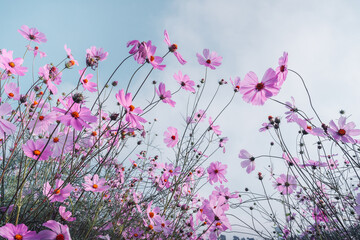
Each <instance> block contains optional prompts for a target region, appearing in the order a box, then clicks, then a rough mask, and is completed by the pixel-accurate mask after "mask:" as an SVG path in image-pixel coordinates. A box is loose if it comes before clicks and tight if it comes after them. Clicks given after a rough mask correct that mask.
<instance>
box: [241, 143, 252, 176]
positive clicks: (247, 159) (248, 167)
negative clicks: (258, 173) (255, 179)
mask: <svg viewBox="0 0 360 240" xmlns="http://www.w3.org/2000/svg"><path fill="white" fill-rule="evenodd" d="M239 158H240V159H245V160H244V161H242V162H241V167H242V168H246V172H247V173H251V172H252V171H254V170H255V158H254V157H253V156H252V155H251V154H250V153H249V152H248V151H246V150H245V149H242V150H240V153H239Z"/></svg>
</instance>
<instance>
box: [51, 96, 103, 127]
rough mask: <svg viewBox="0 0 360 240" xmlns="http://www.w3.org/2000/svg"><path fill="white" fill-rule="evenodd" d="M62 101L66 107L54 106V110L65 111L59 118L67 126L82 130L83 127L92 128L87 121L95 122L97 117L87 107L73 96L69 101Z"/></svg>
mask: <svg viewBox="0 0 360 240" xmlns="http://www.w3.org/2000/svg"><path fill="white" fill-rule="evenodd" d="M59 100H60V99H59ZM60 102H61V103H62V104H63V106H64V107H65V109H60V108H57V107H54V108H53V110H55V111H57V112H60V113H63V115H61V116H59V117H58V118H57V119H58V120H59V121H60V122H61V123H63V124H64V125H65V126H72V127H74V129H76V130H78V131H81V130H82V129H83V127H85V128H91V126H90V125H89V124H88V123H87V122H90V123H94V122H96V121H97V117H96V116H93V115H92V114H91V111H90V110H89V109H88V108H87V107H84V106H81V104H79V103H74V101H73V100H72V98H71V97H69V98H67V103H65V102H64V101H62V100H60Z"/></svg>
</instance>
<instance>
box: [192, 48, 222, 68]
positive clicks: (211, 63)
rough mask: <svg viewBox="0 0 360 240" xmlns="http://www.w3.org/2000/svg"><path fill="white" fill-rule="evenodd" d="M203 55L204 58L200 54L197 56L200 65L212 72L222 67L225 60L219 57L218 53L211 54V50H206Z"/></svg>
mask: <svg viewBox="0 0 360 240" xmlns="http://www.w3.org/2000/svg"><path fill="white" fill-rule="evenodd" d="M203 54H204V56H201V55H200V54H199V53H197V54H196V56H197V58H198V62H199V64H200V65H204V66H205V67H209V68H211V69H212V70H215V69H216V68H215V67H218V66H220V65H221V62H222V59H223V58H222V57H221V56H218V55H217V53H216V52H211V53H210V51H209V49H204V50H203Z"/></svg>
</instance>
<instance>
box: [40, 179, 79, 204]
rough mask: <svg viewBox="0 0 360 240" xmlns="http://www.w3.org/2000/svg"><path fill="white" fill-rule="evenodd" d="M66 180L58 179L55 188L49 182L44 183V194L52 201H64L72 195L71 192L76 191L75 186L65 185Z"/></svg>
mask: <svg viewBox="0 0 360 240" xmlns="http://www.w3.org/2000/svg"><path fill="white" fill-rule="evenodd" d="M63 184H64V181H63V180H61V179H56V182H55V188H52V187H51V186H50V184H49V182H46V183H45V184H44V190H43V194H44V195H45V196H47V197H48V198H49V200H50V202H64V200H65V199H67V198H68V197H69V196H70V193H71V192H72V191H74V188H73V187H72V186H71V185H70V183H69V184H68V185H66V186H65V187H64V186H63Z"/></svg>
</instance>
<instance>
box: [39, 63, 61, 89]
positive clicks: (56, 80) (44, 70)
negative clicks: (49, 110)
mask: <svg viewBox="0 0 360 240" xmlns="http://www.w3.org/2000/svg"><path fill="white" fill-rule="evenodd" d="M61 75H62V72H60V71H59V69H58V68H57V67H55V66H53V65H50V64H46V65H44V66H43V67H40V68H39V76H40V78H42V79H43V80H44V82H45V83H46V85H47V87H48V88H49V90H50V91H51V92H52V93H53V94H57V91H58V90H57V87H56V86H55V85H54V84H56V85H59V84H60V83H61Z"/></svg>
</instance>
